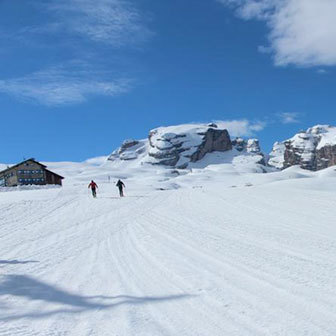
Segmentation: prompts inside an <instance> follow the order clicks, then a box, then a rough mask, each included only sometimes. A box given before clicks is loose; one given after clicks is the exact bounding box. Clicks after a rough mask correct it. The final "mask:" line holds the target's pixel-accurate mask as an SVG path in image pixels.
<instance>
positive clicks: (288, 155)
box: [268, 125, 336, 171]
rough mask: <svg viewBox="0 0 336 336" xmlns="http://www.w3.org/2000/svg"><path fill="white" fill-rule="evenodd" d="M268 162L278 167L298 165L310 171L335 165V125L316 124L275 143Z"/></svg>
mask: <svg viewBox="0 0 336 336" xmlns="http://www.w3.org/2000/svg"><path fill="white" fill-rule="evenodd" d="M268 164H269V165H271V166H274V167H276V168H280V169H285V168H288V167H291V166H294V165H299V166H300V167H301V168H303V169H307V170H312V171H316V170H320V169H324V168H328V167H330V166H333V165H336V127H332V126H326V125H317V126H314V127H312V128H309V129H308V130H307V131H301V132H300V133H298V134H296V135H295V136H294V137H293V138H291V139H288V140H286V141H284V142H282V143H279V142H277V143H275V144H274V146H273V150H272V152H271V153H270V160H269V161H268Z"/></svg>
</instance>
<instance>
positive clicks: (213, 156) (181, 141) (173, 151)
mask: <svg viewBox="0 0 336 336" xmlns="http://www.w3.org/2000/svg"><path fill="white" fill-rule="evenodd" d="M219 153H226V155H222V156H221V157H222V160H221V159H220V158H219V155H218V154H219ZM237 157H240V158H237ZM234 159H235V161H236V163H237V162H239V161H250V162H252V161H253V162H254V164H256V165H264V164H265V162H264V155H263V154H262V153H261V150H260V146H259V141H258V140H257V139H249V140H244V139H241V138H237V139H235V140H233V141H231V138H230V135H229V133H228V131H227V130H226V129H224V128H220V127H218V126H217V125H216V124H214V123H211V124H185V125H177V126H169V127H159V128H156V129H154V130H151V131H150V132H149V136H148V139H145V140H126V141H125V142H124V143H123V144H122V146H121V147H120V148H118V149H117V150H115V151H114V152H113V153H112V154H111V155H110V156H109V158H108V160H110V161H113V162H120V161H135V162H137V163H138V164H139V165H144V164H149V165H154V166H165V167H170V168H177V169H185V168H191V167H195V163H198V164H199V165H202V163H205V162H206V163H207V165H210V164H219V163H221V162H222V163H228V161H230V162H231V163H232V162H233V160H234ZM130 165H133V166H134V162H133V163H132V164H130ZM203 166H204V165H203ZM256 167H258V166H256ZM259 168H260V167H259Z"/></svg>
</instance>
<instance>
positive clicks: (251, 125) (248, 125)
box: [215, 119, 266, 137]
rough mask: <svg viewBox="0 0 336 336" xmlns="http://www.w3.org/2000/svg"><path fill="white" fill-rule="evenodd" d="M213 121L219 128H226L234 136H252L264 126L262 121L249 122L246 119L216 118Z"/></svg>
mask: <svg viewBox="0 0 336 336" xmlns="http://www.w3.org/2000/svg"><path fill="white" fill-rule="evenodd" d="M215 123H216V124H217V125H218V126H219V127H221V128H226V129H227V130H228V131H229V133H230V135H231V136H235V137H240V136H253V135H255V133H256V132H259V131H262V130H263V129H264V128H265V127H266V123H265V122H263V121H256V122H251V121H249V120H247V119H241V120H217V121H215Z"/></svg>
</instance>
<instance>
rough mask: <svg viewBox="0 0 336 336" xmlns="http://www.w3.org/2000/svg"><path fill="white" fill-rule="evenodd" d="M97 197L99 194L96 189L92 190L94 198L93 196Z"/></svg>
mask: <svg viewBox="0 0 336 336" xmlns="http://www.w3.org/2000/svg"><path fill="white" fill-rule="evenodd" d="M96 195H97V194H96V189H92V196H93V197H96Z"/></svg>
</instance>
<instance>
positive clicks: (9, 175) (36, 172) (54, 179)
mask: <svg viewBox="0 0 336 336" xmlns="http://www.w3.org/2000/svg"><path fill="white" fill-rule="evenodd" d="M63 179H64V177H63V176H60V175H58V174H56V173H53V172H52V171H50V170H48V169H47V166H45V165H43V164H42V163H39V162H37V161H35V160H34V159H28V160H25V161H23V162H20V163H18V164H17V165H15V166H12V167H9V168H7V169H5V170H3V171H1V172H0V187H16V186H20V185H46V184H55V185H62V180H63Z"/></svg>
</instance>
